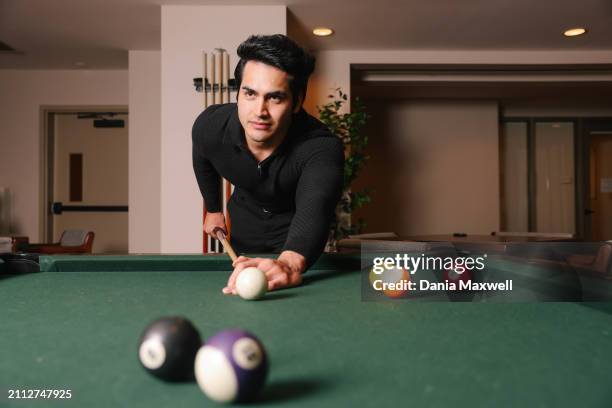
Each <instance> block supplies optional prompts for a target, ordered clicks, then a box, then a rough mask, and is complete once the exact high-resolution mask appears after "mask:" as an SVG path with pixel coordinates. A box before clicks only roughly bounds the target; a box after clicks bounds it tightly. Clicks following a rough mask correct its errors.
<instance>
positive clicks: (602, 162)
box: [585, 120, 612, 241]
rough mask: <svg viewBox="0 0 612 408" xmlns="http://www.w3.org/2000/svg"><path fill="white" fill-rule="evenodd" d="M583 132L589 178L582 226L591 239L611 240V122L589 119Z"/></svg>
mask: <svg viewBox="0 0 612 408" xmlns="http://www.w3.org/2000/svg"><path fill="white" fill-rule="evenodd" d="M585 133H586V134H587V137H586V139H587V141H588V142H587V143H588V150H587V151H588V161H587V163H588V175H589V183H588V191H589V193H588V200H587V201H586V202H587V205H588V207H587V208H586V209H585V218H586V220H585V224H586V226H587V228H588V229H590V238H591V240H593V241H605V240H612V121H610V120H608V121H604V120H598V121H595V120H593V121H591V122H589V123H587V125H586V126H585Z"/></svg>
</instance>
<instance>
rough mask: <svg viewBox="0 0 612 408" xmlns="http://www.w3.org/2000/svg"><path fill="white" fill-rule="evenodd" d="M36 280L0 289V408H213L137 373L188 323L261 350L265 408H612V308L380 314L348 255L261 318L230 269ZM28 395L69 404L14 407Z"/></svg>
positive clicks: (443, 306)
mask: <svg viewBox="0 0 612 408" xmlns="http://www.w3.org/2000/svg"><path fill="white" fill-rule="evenodd" d="M506 262H510V264H507V266H508V267H509V268H510V269H511V268H512V264H511V261H506ZM40 265H41V269H42V270H43V271H42V272H39V273H31V274H21V275H3V276H2V277H1V279H0V313H1V319H0V362H1V363H0V364H1V365H0V390H1V392H2V394H3V395H1V396H0V406H10V407H13V406H14V407H26V406H32V407H36V406H45V405H46V404H48V405H52V406H59V407H61V406H74V407H199V406H213V405H215V404H214V403H212V402H211V401H209V400H208V399H207V398H206V397H205V396H204V394H202V393H201V391H200V390H199V388H198V386H197V384H196V383H195V382H187V383H178V384H176V383H174V384H169V383H164V382H161V381H159V380H157V379H155V378H153V377H152V376H150V375H148V374H147V373H146V372H145V371H144V369H143V368H142V367H141V366H140V365H139V362H138V358H137V347H138V340H139V336H140V334H141V332H142V330H143V329H144V327H145V326H146V325H147V323H149V322H150V321H151V320H153V319H155V318H158V317H160V316H164V315H183V316H186V317H187V318H189V319H190V320H191V321H192V322H193V323H194V324H195V325H196V326H197V327H198V328H199V329H200V331H201V333H202V335H203V337H204V338H207V337H209V336H211V335H212V334H214V333H215V332H217V331H219V330H221V329H224V328H228V327H237V328H244V329H247V330H249V331H251V332H253V333H254V334H256V335H257V336H258V337H259V338H260V339H261V340H262V341H263V343H264V344H265V346H266V348H267V351H268V354H269V358H270V363H271V369H270V374H269V377H268V382H267V386H266V388H265V389H264V391H263V393H262V395H261V398H260V399H259V400H258V401H257V403H256V404H254V406H257V405H258V404H261V405H267V406H279V407H280V406H303V407H363V406H372V407H381V406H393V407H397V406H405V407H450V406H452V407H491V406H495V407H527V406H528V407H578V406H579V407H610V406H612V378H611V377H612V376H611V375H610V372H611V370H610V367H612V347H611V345H612V304H611V303H608V302H597V303H577V302H547V303H534V302H529V303H510V304H490V303H455V302H428V301H422V300H419V301H411V300H399V301H385V302H368V301H363V300H362V298H361V289H360V287H361V282H362V279H361V278H360V276H361V274H360V259H359V256H358V255H345V254H335V255H324V256H323V257H322V258H321V259H320V260H319V262H318V263H317V264H316V265H315V266H314V267H313V268H312V269H311V270H310V271H309V272H308V273H307V274H306V275H305V279H304V284H303V285H302V286H300V287H297V288H293V289H288V290H283V291H278V292H273V293H269V294H268V295H267V296H266V297H265V298H264V299H263V300H261V301H255V302H248V301H243V300H241V299H239V298H237V297H234V296H226V295H223V294H222V293H221V288H222V287H223V286H224V284H225V282H226V280H227V277H228V275H229V272H230V270H231V265H230V262H229V261H228V260H227V258H226V257H225V256H220V255H210V256H196V255H193V256H190V255H185V256H162V255H158V256H152V255H146V256H145V255H143V256H76V257H75V256H72V257H71V256H57V257H53V256H48V257H44V256H43V257H41V258H40ZM534 267H537V265H536V266H534ZM29 389H57V390H71V398H70V399H62V400H58V399H52V400H45V401H34V400H27V399H8V395H9V392H10V390H29Z"/></svg>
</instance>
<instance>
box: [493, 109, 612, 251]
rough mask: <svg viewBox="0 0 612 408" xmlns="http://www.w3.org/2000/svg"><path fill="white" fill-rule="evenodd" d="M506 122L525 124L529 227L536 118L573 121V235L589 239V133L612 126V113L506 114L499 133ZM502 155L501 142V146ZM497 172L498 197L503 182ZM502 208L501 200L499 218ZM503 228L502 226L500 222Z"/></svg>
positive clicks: (532, 217)
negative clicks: (563, 114)
mask: <svg viewBox="0 0 612 408" xmlns="http://www.w3.org/2000/svg"><path fill="white" fill-rule="evenodd" d="M507 122H523V123H526V124H527V149H528V158H527V166H528V169H527V177H528V181H527V185H528V192H527V197H528V198H527V200H528V224H529V231H532V230H533V229H534V228H535V225H536V222H535V221H536V220H535V199H534V197H535V173H534V171H533V170H534V164H535V150H534V141H535V139H534V135H535V133H534V132H535V123H536V122H573V123H574V180H575V183H574V186H575V224H576V225H575V228H576V237H577V238H579V239H582V240H585V241H588V240H591V239H592V235H591V234H592V232H591V220H590V215H589V214H587V210H588V206H589V200H590V194H591V190H590V169H589V161H590V148H591V138H590V133H591V132H592V131H598V130H610V129H612V117H575V116H555V117H549V116H533V117H531V116H529V117H526V116H509V117H500V136H501V135H502V131H503V124H504V123H507ZM500 159H501V146H500ZM501 175H502V174H501V172H500V197H501V193H502V192H501V188H502V184H501V183H502V182H503V180H501ZM504 211H505V208H504V203H503V201H501V202H500V220H503V217H502V216H503V212H504ZM502 228H503V226H502Z"/></svg>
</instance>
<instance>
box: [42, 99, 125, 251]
mask: <svg viewBox="0 0 612 408" xmlns="http://www.w3.org/2000/svg"><path fill="white" fill-rule="evenodd" d="M93 112H117V113H121V114H128V113H129V112H128V106H127V105H41V106H40V109H39V117H40V151H39V154H40V157H39V163H40V172H39V183H38V184H39V197H40V198H39V200H38V213H39V215H40V216H39V220H40V221H39V225H38V233H39V236H40V237H41V238H42V242H52V241H53V217H52V215H51V204H52V201H53V167H54V165H55V163H54V154H55V149H54V147H55V115H56V114H77V113H93ZM128 140H129V129H128Z"/></svg>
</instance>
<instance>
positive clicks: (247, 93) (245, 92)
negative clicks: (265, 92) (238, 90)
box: [244, 90, 255, 96]
mask: <svg viewBox="0 0 612 408" xmlns="http://www.w3.org/2000/svg"><path fill="white" fill-rule="evenodd" d="M244 94H245V95H246V96H253V95H255V92H253V91H248V90H245V91H244Z"/></svg>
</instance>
